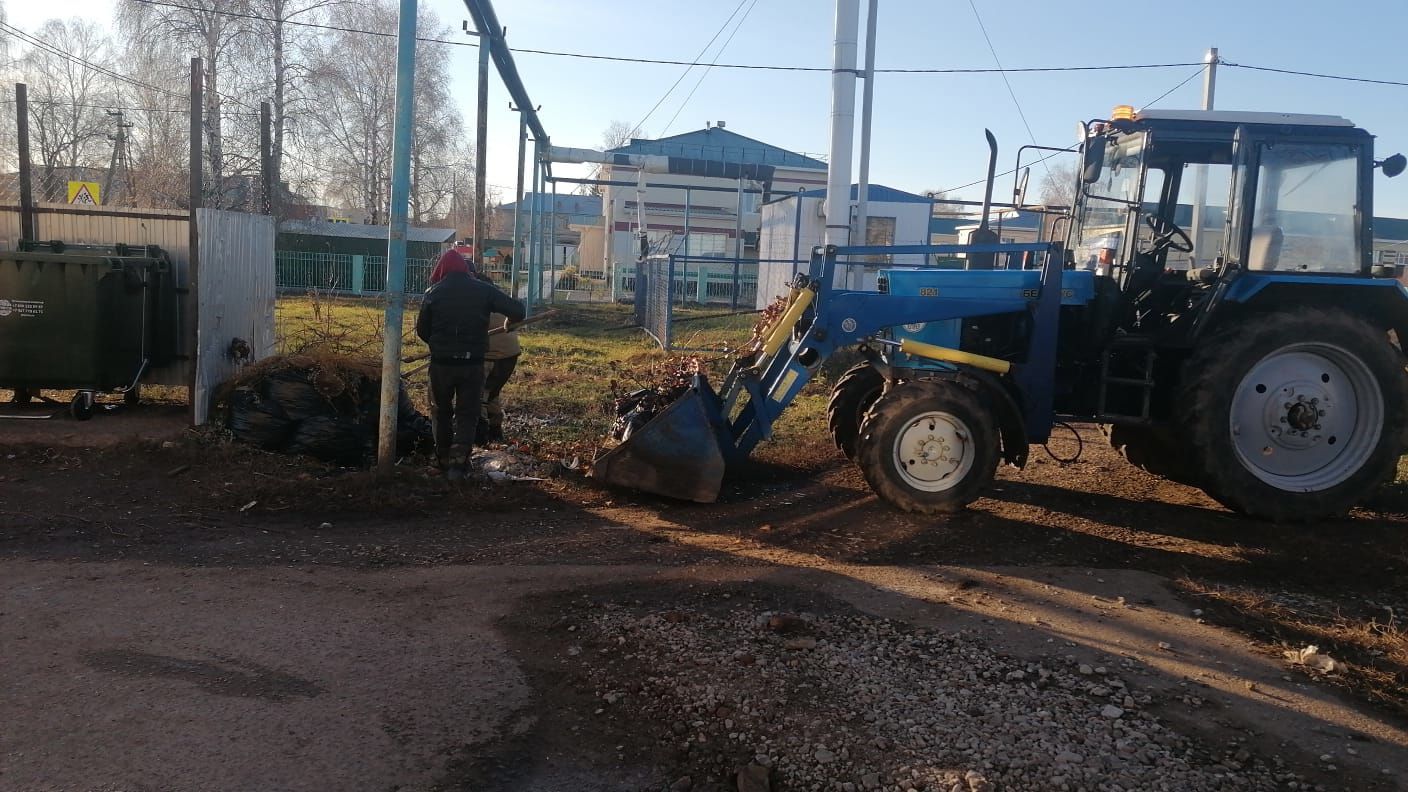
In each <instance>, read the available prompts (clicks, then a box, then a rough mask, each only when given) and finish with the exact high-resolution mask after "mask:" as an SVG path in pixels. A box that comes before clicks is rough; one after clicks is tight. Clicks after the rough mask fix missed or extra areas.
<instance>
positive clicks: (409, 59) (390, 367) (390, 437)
mask: <svg viewBox="0 0 1408 792" xmlns="http://www.w3.org/2000/svg"><path fill="white" fill-rule="evenodd" d="M398 22H399V24H398V26H397V33H396V114H395V121H394V123H393V126H392V137H391V222H390V226H389V227H388V229H387V234H386V236H387V240H386V291H385V292H384V294H385V296H386V324H385V326H384V327H383V328H382V334H381V415H380V423H379V425H378V426H377V429H378V432H377V440H378V442H377V455H376V462H377V470H378V471H379V472H380V473H383V474H385V473H390V472H391V470H392V468H394V467H395V466H396V418H397V407H398V406H399V403H400V398H401V334H402V332H403V329H402V317H403V315H404V314H405V306H406V225H407V223H406V211H407V208H408V207H409V205H410V198H411V125H412V122H413V121H414V119H415V83H416V0H401V16H400V19H399V20H398Z"/></svg>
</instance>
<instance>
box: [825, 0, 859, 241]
mask: <svg viewBox="0 0 1408 792" xmlns="http://www.w3.org/2000/svg"><path fill="white" fill-rule="evenodd" d="M859 26H860V0H836V35H835V40H834V42H833V43H832V49H831V53H832V61H831V153H830V162H829V163H828V166H827V170H826V244H828V245H845V244H847V242H849V236H850V230H851V149H852V148H853V144H854V142H855V124H856V44H857V42H856V34H857V32H858V31H857V28H859Z"/></svg>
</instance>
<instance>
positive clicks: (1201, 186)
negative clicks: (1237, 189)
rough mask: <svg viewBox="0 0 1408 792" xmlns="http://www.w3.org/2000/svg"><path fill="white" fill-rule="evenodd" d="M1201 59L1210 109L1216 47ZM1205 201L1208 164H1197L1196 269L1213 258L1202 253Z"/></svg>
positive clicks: (1193, 262)
mask: <svg viewBox="0 0 1408 792" xmlns="http://www.w3.org/2000/svg"><path fill="white" fill-rule="evenodd" d="M1203 60H1204V62H1205V63H1207V66H1206V67H1204V69H1203V109H1204V110H1211V109H1212V106H1213V98H1214V95H1215V94H1216V91H1217V62H1218V57H1217V47H1210V48H1208V54H1207V56H1206V57H1205V58H1204V59H1203ZM1229 197H1230V196H1229ZM1207 203H1208V166H1207V165H1198V166H1196V167H1195V168H1194V169H1193V253H1192V254H1191V256H1190V258H1189V261H1188V266H1189V267H1191V268H1193V269H1198V268H1199V264H1200V263H1201V262H1202V261H1206V262H1207V263H1208V264H1209V265H1211V264H1212V262H1213V258H1214V257H1213V256H1205V255H1203V213H1204V212H1205V211H1206V210H1207Z"/></svg>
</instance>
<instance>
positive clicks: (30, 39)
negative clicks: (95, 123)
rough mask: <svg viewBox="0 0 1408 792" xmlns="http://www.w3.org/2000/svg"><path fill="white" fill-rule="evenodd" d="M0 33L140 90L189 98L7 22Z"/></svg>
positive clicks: (1, 24)
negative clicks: (85, 56) (137, 78)
mask: <svg viewBox="0 0 1408 792" xmlns="http://www.w3.org/2000/svg"><path fill="white" fill-rule="evenodd" d="M0 33H8V34H9V35H10V36H12V37H14V38H18V39H19V40H20V41H21V42H23V43H25V44H29V45H30V46H33V47H38V48H39V49H41V50H43V51H45V52H48V53H50V54H53V55H57V56H59V57H60V58H63V59H64V60H67V61H70V62H72V63H77V64H79V65H82V66H87V67H88V68H89V69H92V70H93V71H96V72H98V73H99V74H104V75H107V76H108V77H111V78H113V79H114V80H119V81H121V82H125V83H129V84H131V85H135V86H137V87H138V88H145V89H147V90H149V91H156V92H157V93H163V94H166V95H168V96H174V97H176V98H178V99H187V98H188V97H186V96H182V95H181V94H179V93H176V92H175V91H168V90H166V89H165V88H158V87H157V86H155V85H150V84H148V83H144V82H142V81H141V80H136V79H133V78H131V77H128V76H126V75H123V74H119V73H118V72H115V71H113V70H112V69H109V68H107V67H106V66H100V65H98V64H96V63H93V62H92V61H89V60H86V59H84V58H81V57H79V56H77V55H74V54H73V53H71V52H66V51H64V50H63V49H60V48H59V47H58V46H57V45H54V44H50V43H49V42H47V41H44V40H43V39H40V38H37V37H35V36H32V35H30V34H28V33H26V32H24V31H23V30H20V29H19V28H17V27H15V26H13V25H10V24H7V23H5V22H0Z"/></svg>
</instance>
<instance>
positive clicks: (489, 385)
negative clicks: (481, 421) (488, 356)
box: [484, 355, 518, 431]
mask: <svg viewBox="0 0 1408 792" xmlns="http://www.w3.org/2000/svg"><path fill="white" fill-rule="evenodd" d="M517 367H518V355H514V356H513V357H506V358H500V359H498V360H486V361H484V370H485V372H486V373H485V375H484V418H485V419H486V420H487V421H488V423H489V428H490V429H494V430H498V431H502V430H503V428H504V408H503V405H502V404H500V403H499V393H500V392H501V391H502V390H503V389H504V385H505V384H507V383H508V378H509V377H512V376H513V370H514V369H515V368H517Z"/></svg>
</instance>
